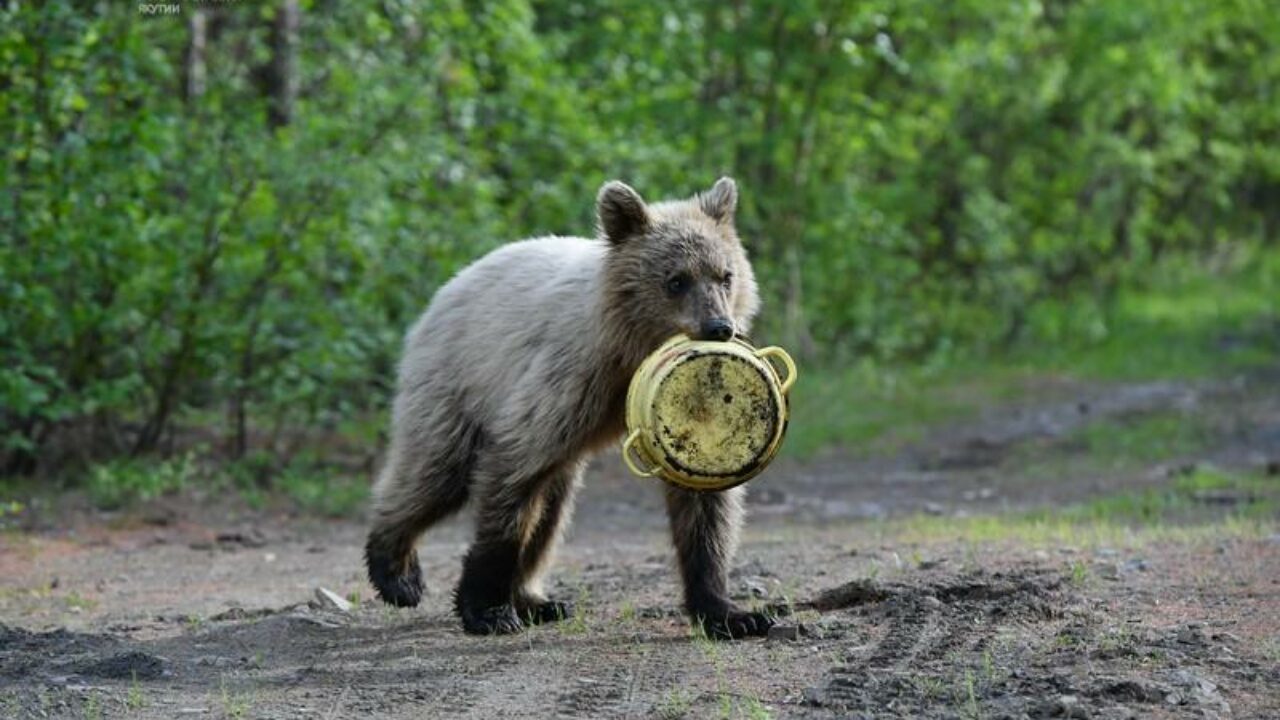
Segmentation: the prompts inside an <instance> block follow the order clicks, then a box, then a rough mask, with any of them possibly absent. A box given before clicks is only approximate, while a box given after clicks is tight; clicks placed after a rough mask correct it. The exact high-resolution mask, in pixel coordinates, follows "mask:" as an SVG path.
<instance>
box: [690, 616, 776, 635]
mask: <svg viewBox="0 0 1280 720" xmlns="http://www.w3.org/2000/svg"><path fill="white" fill-rule="evenodd" d="M696 621H697V622H698V623H699V624H700V625H701V626H702V630H703V632H705V633H706V635H707V637H708V638H711V639H712V640H737V639H739V638H744V637H763V636H765V635H768V634H769V628H771V627H773V625H774V623H775V622H776V620H775V619H774V617H773V616H772V615H769V614H767V613H762V612H750V611H746V610H729V611H727V612H720V613H716V614H714V615H703V614H701V613H699V614H698V615H697V616H696Z"/></svg>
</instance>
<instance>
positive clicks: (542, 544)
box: [365, 178, 770, 637]
mask: <svg viewBox="0 0 1280 720" xmlns="http://www.w3.org/2000/svg"><path fill="white" fill-rule="evenodd" d="M736 205H737V187H736V185H735V184H734V182H733V181H732V180H730V179H728V178H722V179H721V180H719V181H718V182H717V183H716V184H715V186H714V187H712V188H711V190H710V191H708V192H706V193H704V194H701V195H698V196H695V197H694V198H691V199H689V200H682V201H673V202H663V203H656V204H653V205H649V204H646V203H645V201H644V200H643V199H642V198H641V197H640V195H639V194H638V193H636V191H635V190H633V189H631V188H630V187H628V186H626V185H624V184H622V183H620V182H610V183H607V184H606V185H605V186H604V187H602V188H601V189H600V193H599V195H598V196H597V199H596V210H597V215H598V217H599V232H598V234H599V237H598V239H595V240H588V239H584V238H564V237H549V238H541V239H535V240H525V241H522V242H517V243H512V244H510V245H507V246H505V247H502V248H500V249H498V250H495V251H494V252H492V253H490V254H488V255H486V256H485V257H483V258H481V259H480V260H479V261H477V262H475V263H474V264H472V265H471V266H469V267H468V268H466V269H465V270H463V271H462V272H460V273H459V274H458V275H457V276H456V277H454V278H453V279H452V280H451V281H450V282H448V283H447V284H446V285H445V286H444V287H443V288H441V289H440V291H439V292H438V293H437V294H436V296H435V298H434V299H433V300H432V302H431V305H430V306H429V307H428V308H427V311H426V312H425V313H424V314H423V315H422V317H421V318H420V319H419V320H418V322H417V324H416V325H415V326H414V327H413V329H412V330H411V331H410V332H409V335H408V337H407V339H406V342H405V349H404V357H403V360H402V362H401V366H400V377H399V386H398V392H397V395H396V400H395V408H394V418H393V426H392V438H391V447H390V450H389V452H388V456H387V462H386V466H385V467H384V468H383V471H382V474H381V475H380V477H379V478H378V481H377V484H376V486H375V489H374V500H373V527H372V529H371V530H370V533H369V538H368V543H367V545H366V549H365V555H366V562H367V564H368V569H369V578H370V580H371V581H372V582H373V585H374V586H375V587H376V588H377V590H378V594H379V595H380V596H381V597H382V599H383V600H385V601H386V602H388V603H391V604H393V605H400V606H413V605H417V604H418V602H419V601H420V600H421V597H422V571H421V568H420V566H419V562H418V557H417V552H416V550H415V549H414V545H415V543H416V541H417V539H418V537H419V536H420V535H421V534H422V533H423V532H424V531H425V530H426V529H427V528H428V527H430V526H431V525H432V524H434V523H436V522H438V521H439V520H441V519H443V518H445V517H447V516H449V515H450V514H452V513H454V512H456V511H457V510H458V509H460V508H461V507H462V506H463V505H464V504H465V503H466V502H467V501H468V499H469V498H475V500H476V502H477V504H478V513H477V521H476V525H477V527H476V538H475V542H474V544H473V545H472V546H471V548H470V550H469V551H468V552H467V555H466V558H465V560H464V561H463V571H462V578H461V580H460V581H459V584H458V588H457V591H456V594H455V606H456V610H457V612H458V615H459V616H460V618H461V620H462V625H463V628H464V629H466V630H467V631H468V632H472V633H508V632H515V631H518V630H519V629H520V628H521V627H522V626H523V625H524V624H527V623H532V622H544V621H550V620H556V619H562V618H564V617H567V616H568V615H569V613H570V612H571V608H570V607H569V606H568V605H567V604H565V603H560V602H555V601H552V600H549V599H548V598H547V597H546V596H545V595H544V594H543V593H542V588H541V584H540V582H539V578H540V576H541V573H542V571H543V569H544V568H545V566H546V564H547V561H548V558H549V556H550V554H551V552H552V550H553V549H554V547H555V545H556V542H557V540H558V538H559V536H560V534H561V531H562V530H563V528H564V526H565V524H566V522H567V521H568V518H569V515H570V513H571V508H572V505H573V498H574V493H575V491H576V490H577V487H578V484H579V482H580V479H581V477H582V470H583V467H584V466H585V463H586V460H587V458H588V457H589V456H590V454H591V453H593V452H595V451H597V450H599V449H600V448H601V447H603V446H605V445H607V444H609V443H613V442H616V441H617V440H618V439H619V437H620V436H621V434H622V432H623V430H624V412H625V407H624V405H625V400H626V392H627V385H628V383H629V382H630V380H631V376H632V374H633V373H634V372H635V370H636V367H637V366H638V365H639V363H640V361H641V360H642V359H643V358H644V357H645V356H646V355H648V354H649V353H651V352H652V351H653V350H655V349H656V348H657V347H658V345H660V344H661V343H662V342H663V341H664V340H666V339H667V338H669V337H670V336H672V335H674V334H676V333H678V332H683V333H686V334H689V335H691V336H694V337H704V338H706V337H714V338H718V339H727V338H728V337H731V336H732V335H733V333H734V332H738V333H745V332H746V331H747V329H748V327H749V324H750V322H751V319H752V318H753V316H754V315H755V313H756V310H757V308H758V305H759V300H758V298H757V294H756V284H755V278H754V276H753V275H752V272H751V266H750V264H749V263H748V262H747V258H746V255H745V253H744V252H743V249H742V245H741V243H740V241H739V240H738V237H737V234H736V232H735V230H734V225H733V214H734V210H735V208H736ZM667 507H668V511H669V514H670V517H671V529H672V536H673V538H674V540H675V546H676V550H677V552H678V555H679V566H680V571H681V575H682V578H683V580H684V587H685V606H686V608H687V609H688V611H689V613H690V614H691V616H692V617H694V618H695V619H696V620H697V621H699V622H701V623H702V624H703V626H704V628H705V629H706V630H707V632H708V634H709V635H711V636H714V637H741V636H745V635H756V634H762V633H764V632H765V631H767V629H768V626H769V624H770V621H769V620H768V618H766V617H765V616H764V615H761V614H759V613H748V612H744V611H741V610H739V609H738V608H736V607H735V606H734V605H733V604H732V603H731V602H730V601H729V598H728V594H727V592H726V582H727V579H726V571H727V568H728V564H729V562H730V559H731V557H732V555H733V550H734V545H735V542H736V538H737V534H738V529H739V526H740V524H741V517H742V511H741V501H740V491H737V490H730V491H727V492H724V493H719V494H699V493H695V492H689V491H683V490H679V489H674V488H672V489H668V491H667Z"/></svg>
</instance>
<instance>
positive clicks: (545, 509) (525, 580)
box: [512, 464, 584, 625]
mask: <svg viewBox="0 0 1280 720" xmlns="http://www.w3.org/2000/svg"><path fill="white" fill-rule="evenodd" d="M583 467H584V466H583V465H582V464H573V465H571V466H570V467H568V468H566V469H565V471H564V472H562V473H558V474H556V475H554V476H553V477H550V478H548V480H547V483H546V485H545V486H544V487H543V488H542V492H541V493H540V495H539V497H538V498H537V499H536V500H535V501H534V502H535V504H536V505H538V506H540V508H538V509H539V510H540V512H539V513H538V520H537V522H536V523H535V524H534V525H533V526H532V528H531V530H530V532H529V534H528V535H526V536H525V537H524V538H523V539H522V542H521V544H520V556H519V559H518V560H517V563H516V582H515V590H514V593H513V597H512V603H513V604H514V605H515V608H516V613H517V614H518V615H519V616H520V620H521V621H522V622H524V623H525V624H528V625H536V624H539V623H546V622H556V621H558V620H566V619H568V618H570V617H572V616H573V606H572V605H571V604H570V603H568V602H563V601H559V600H550V599H548V598H547V596H546V595H544V594H543V592H542V582H541V575H542V572H543V571H544V570H545V569H546V566H547V564H548V563H549V562H550V560H551V556H552V554H553V553H554V551H555V546H556V544H557V543H558V542H559V541H560V535H561V532H562V531H563V529H564V527H565V526H566V525H567V524H568V522H569V517H570V516H571V515H572V514H573V497H574V495H575V494H576V493H577V490H578V484H579V482H580V481H581V478H582V470H583Z"/></svg>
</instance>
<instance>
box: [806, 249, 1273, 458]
mask: <svg viewBox="0 0 1280 720" xmlns="http://www.w3.org/2000/svg"><path fill="white" fill-rule="evenodd" d="M1028 327H1029V328H1030V330H1029V331H1028V333H1027V336H1026V337H1025V338H1024V339H1023V340H1021V341H1019V342H1017V343H1015V344H1014V345H1013V346H1011V347H1007V348H1002V349H1001V348H997V349H991V350H986V351H970V352H967V353H954V354H952V355H951V356H949V357H945V358H934V359H932V360H930V361H929V362H925V363H915V364H897V365H881V364H877V363H875V362H874V361H871V360H864V361H861V362H857V363H852V364H849V365H847V366H844V367H833V366H828V367H822V366H814V365H813V364H812V363H805V364H803V365H802V367H801V368H800V379H799V380H798V381H797V383H796V386H795V389H794V390H793V391H792V397H791V411H792V417H791V423H790V426H789V427H788V430H787V433H788V437H787V441H786V443H785V444H784V445H783V448H782V452H783V454H784V455H786V456H789V457H797V458H804V457H809V456H811V455H813V454H815V453H817V452H819V451H821V450H823V449H825V448H829V447H834V446H842V447H845V448H847V449H849V450H851V451H854V452H865V451H868V450H875V451H893V450H895V449H897V448H898V447H900V446H901V445H902V444H905V443H908V442H911V441H914V440H918V439H919V438H921V437H923V435H924V433H925V432H926V431H927V430H928V429H929V428H930V427H932V426H936V425H938V424H940V423H944V422H956V421H959V420H962V419H965V418H968V417H975V416H976V415H977V414H978V413H979V412H981V411H982V409H983V408H984V407H986V406H988V405H989V404H990V403H991V402H992V400H993V399H994V400H999V399H1007V398H1010V397H1013V396H1015V395H1019V394H1022V393H1024V392H1025V391H1026V389H1027V388H1028V387H1029V386H1034V385H1036V384H1040V383H1041V382H1042V381H1043V380H1045V379H1063V378H1075V379H1079V380H1093V381H1111V380H1153V379H1173V378H1181V379H1195V378H1204V377H1213V376H1223V375H1229V374H1231V373H1236V372H1239V371H1241V370H1244V369H1249V368H1256V367H1260V366H1265V365H1271V364H1275V363H1276V361H1277V359H1278V358H1280V332H1277V328H1278V327H1280V253H1275V252H1269V253H1267V252H1262V251H1245V252H1242V253H1240V254H1239V255H1238V256H1237V257H1236V258H1235V259H1234V261H1233V262H1232V263H1229V264H1228V265H1227V266H1226V267H1225V268H1218V269H1214V270H1208V269H1206V268H1205V267H1204V266H1203V264H1202V263H1192V262H1185V261H1182V262H1177V261H1170V262H1167V263H1165V264H1164V265H1162V266H1161V267H1159V268H1157V269H1156V270H1154V271H1153V272H1152V274H1151V276H1150V277H1149V278H1148V282H1147V284H1146V286H1145V287H1141V288H1138V287H1133V288H1129V289H1126V290H1123V291H1121V292H1120V293H1118V294H1117V295H1116V296H1115V298H1114V299H1113V301H1112V302H1111V303H1109V304H1108V305H1106V306H1105V307H1104V306H1103V305H1102V304H1100V303H1099V301H1098V300H1097V299H1095V298H1092V297H1083V296H1082V297H1080V298H1077V299H1074V300H1069V301H1052V302H1045V303H1041V304H1040V305H1038V306H1036V307H1035V308H1033V309H1032V311H1031V313H1030V316H1029V319H1028ZM1162 422H1163V423H1172V422H1173V421H1172V420H1170V419H1165V420H1162V421H1154V422H1153V424H1152V425H1151V426H1149V427H1146V428H1142V429H1141V430H1143V431H1145V432H1148V433H1150V435H1151V437H1149V438H1145V439H1144V438H1142V437H1136V438H1131V439H1132V440H1133V441H1134V442H1137V443H1138V444H1139V446H1141V445H1142V444H1143V443H1144V442H1147V441H1149V442H1153V443H1154V442H1156V441H1157V439H1158V438H1159V437H1161V436H1163V437H1168V438H1170V439H1173V438H1172V437H1171V434H1172V435H1176V433H1177V432H1179V431H1180V430H1179V429H1178V428H1172V427H1169V426H1168V425H1165V426H1161V425H1160V423H1162ZM1106 431H1107V429H1106V428H1099V429H1098V430H1097V431H1096V432H1097V433H1098V435H1097V437H1095V438H1093V439H1095V440H1098V441H1099V442H1102V443H1105V442H1106V438H1105V436H1104V434H1105V433H1106ZM1115 449H1116V450H1117V451H1119V450H1120V448H1115Z"/></svg>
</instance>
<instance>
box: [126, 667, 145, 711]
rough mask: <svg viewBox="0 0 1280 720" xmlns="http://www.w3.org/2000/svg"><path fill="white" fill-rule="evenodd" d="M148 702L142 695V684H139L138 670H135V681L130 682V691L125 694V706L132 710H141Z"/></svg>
mask: <svg viewBox="0 0 1280 720" xmlns="http://www.w3.org/2000/svg"><path fill="white" fill-rule="evenodd" d="M146 704H147V700H146V698H145V697H143V695H142V686H141V685H139V684H138V671H137V670H135V671H133V681H132V682H130V683H129V692H128V694H127V695H125V698H124V706H125V707H126V708H128V709H129V710H130V711H134V710H141V709H142V708H143V707H145V706H146Z"/></svg>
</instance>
